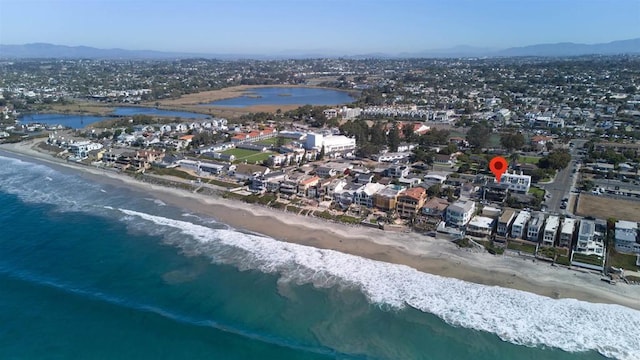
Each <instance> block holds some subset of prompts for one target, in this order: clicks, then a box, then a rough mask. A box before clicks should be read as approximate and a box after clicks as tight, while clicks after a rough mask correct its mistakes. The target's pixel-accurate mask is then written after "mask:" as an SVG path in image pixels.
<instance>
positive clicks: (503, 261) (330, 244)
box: [0, 140, 640, 310]
mask: <svg viewBox="0 0 640 360" xmlns="http://www.w3.org/2000/svg"><path fill="white" fill-rule="evenodd" d="M40 141H41V140H40ZM35 143H37V140H36V141H33V140H31V141H28V142H22V143H15V144H3V145H0V150H4V151H6V152H8V153H13V154H17V155H19V156H24V157H26V158H28V159H35V160H36V161H38V162H44V163H48V164H53V165H55V166H61V167H65V168H69V169H73V170H75V171H78V172H79V173H80V175H82V176H84V177H87V178H89V179H91V180H93V181H96V182H102V183H108V184H111V185H114V186H119V187H122V186H126V187H128V188H132V189H134V190H136V191H139V192H144V193H146V194H148V195H151V196H152V197H155V198H157V199H159V200H162V201H164V202H165V203H167V204H171V205H173V206H176V207H179V208H182V209H185V210H188V211H190V212H193V213H196V214H202V215H206V216H209V217H212V218H214V219H216V220H217V221H220V222H222V223H225V224H227V225H229V226H231V227H233V228H235V229H239V230H245V231H250V232H253V233H258V234H262V235H266V236H269V237H272V238H274V239H277V240H280V241H286V242H291V243H297V244H301V245H306V246H312V247H316V248H322V249H331V250H336V251H339V252H343V253H347V254H352V255H356V256H360V257H364V258H368V259H373V260H378V261H384V262H389V263H396V264H403V265H407V266H409V267H412V268H414V269H416V270H418V271H421V272H425V273H430V274H434V275H439V276H443V277H449V278H456V279H460V280H464V281H468V282H472V283H477V284H483V285H488V286H500V287H505V288H512V289H517V290H522V291H527V292H531V293H536V294H538V295H543V296H547V297H551V298H575V299H578V300H583V301H588V302H592V303H609V304H619V305H623V306H627V307H630V308H633V309H636V310H640V286H634V285H626V284H620V285H615V286H612V285H609V284H606V283H604V282H602V281H600V276H599V275H595V274H593V273H583V272H579V271H574V270H568V269H566V268H563V267H553V266H550V265H549V264H547V263H541V262H535V263H534V262H532V261H531V260H527V259H522V258H518V257H513V256H506V255H505V256H500V257H498V256H494V255H490V254H488V253H478V252H474V251H470V250H468V249H462V248H458V247H457V246H456V245H455V244H453V243H451V242H449V241H446V240H438V239H435V238H431V237H428V236H424V235H421V234H417V233H394V232H385V231H383V230H378V229H372V228H367V227H359V226H349V225H344V224H336V223H331V222H327V221H325V220H323V219H318V218H313V217H305V216H300V215H294V214H290V213H285V212H281V211H277V210H274V209H269V208H264V207H261V206H258V205H254V204H247V203H244V202H240V201H237V200H229V199H223V198H222V197H219V196H209V195H202V194H197V193H192V192H190V191H186V190H182V189H178V188H171V187H166V186H160V185H154V184H149V183H147V182H143V181H139V180H136V179H134V178H132V177H130V176H127V175H123V174H118V173H113V172H109V171H105V170H98V169H94V168H91V167H86V166H84V165H78V164H73V163H68V162H66V161H64V160H61V159H57V158H54V157H53V156H51V155H49V154H47V153H44V152H41V151H38V150H35V149H33V148H32V146H33V145H34V144H35ZM0 155H1V153H0ZM283 215H284V216H283Z"/></svg>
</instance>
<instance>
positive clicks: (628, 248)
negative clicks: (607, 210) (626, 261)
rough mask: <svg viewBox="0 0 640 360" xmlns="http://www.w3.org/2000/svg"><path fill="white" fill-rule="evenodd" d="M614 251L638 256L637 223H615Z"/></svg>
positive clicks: (619, 221)
mask: <svg viewBox="0 0 640 360" xmlns="http://www.w3.org/2000/svg"><path fill="white" fill-rule="evenodd" d="M615 239H616V251H618V252H622V253H629V254H640V242H639V239H638V223H637V222H635V221H624V220H618V221H617V222H616V234H615Z"/></svg>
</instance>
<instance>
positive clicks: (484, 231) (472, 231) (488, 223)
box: [467, 215, 496, 237]
mask: <svg viewBox="0 0 640 360" xmlns="http://www.w3.org/2000/svg"><path fill="white" fill-rule="evenodd" d="M495 223H496V220H495V219H492V218H490V217H486V216H478V215H476V216H474V217H473V218H472V219H471V221H469V224H467V234H469V235H471V236H478V237H487V236H490V235H491V232H492V231H493V226H494V225H495Z"/></svg>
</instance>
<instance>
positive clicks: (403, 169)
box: [386, 165, 410, 179]
mask: <svg viewBox="0 0 640 360" xmlns="http://www.w3.org/2000/svg"><path fill="white" fill-rule="evenodd" d="M409 170H410V169H409V167H408V166H406V165H391V166H389V167H388V168H387V171H386V173H387V176H388V177H391V178H394V179H399V178H403V177H406V176H407V175H409Z"/></svg>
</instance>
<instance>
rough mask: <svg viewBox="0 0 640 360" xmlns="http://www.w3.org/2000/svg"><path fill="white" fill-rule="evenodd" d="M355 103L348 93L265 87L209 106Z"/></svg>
mask: <svg viewBox="0 0 640 360" xmlns="http://www.w3.org/2000/svg"><path fill="white" fill-rule="evenodd" d="M353 101H355V98H354V97H353V96H351V94H349V93H348V92H346V91H339V90H331V89H321V88H306V87H277V86H276V87H265V88H256V89H252V90H250V91H247V92H245V93H243V95H242V96H240V97H236V98H231V99H223V100H217V101H214V102H211V103H207V104H201V105H207V106H221V107H247V106H255V105H340V104H348V103H352V102H353Z"/></svg>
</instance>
